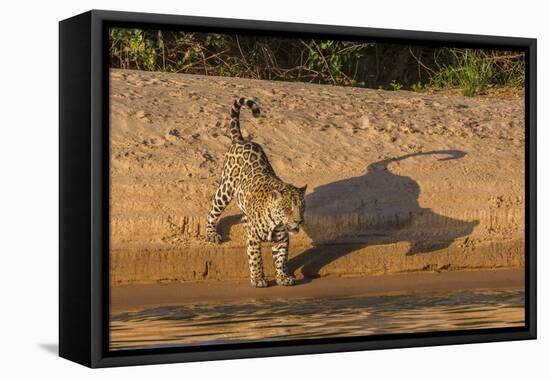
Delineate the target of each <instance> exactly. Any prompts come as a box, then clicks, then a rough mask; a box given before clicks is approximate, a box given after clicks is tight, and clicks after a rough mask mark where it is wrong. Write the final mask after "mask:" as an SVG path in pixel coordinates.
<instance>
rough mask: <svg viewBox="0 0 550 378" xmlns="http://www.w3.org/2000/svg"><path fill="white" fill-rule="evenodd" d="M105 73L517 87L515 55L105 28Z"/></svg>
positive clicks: (423, 87)
mask: <svg viewBox="0 0 550 378" xmlns="http://www.w3.org/2000/svg"><path fill="white" fill-rule="evenodd" d="M109 37H110V50H109V51H110V64H111V67H113V68H124V69H137V70H147V71H162V72H180V73H189V74H203V75H216V76H234V77H243V78H252V79H264V80H281V81H302V82H310V83H320V84H333V85H344V86H357V87H366V88H383V89H392V90H402V89H408V90H412V91H415V92H424V91H428V90H440V89H443V90H445V89H456V88H459V89H461V90H463V92H464V94H465V95H467V96H475V95H478V94H481V93H483V92H484V91H485V90H487V89H488V88H492V87H513V88H521V87H523V85H524V70H525V63H524V56H523V53H518V52H512V51H490V50H474V49H456V48H434V47H420V46H407V45H398V44H381V43H365V42H350V41H336V40H315V39H290V38H278V37H264V36H249V35H234V34H213V33H197V32H177V31H161V30H141V29H122V28H113V29H111V30H110V32H109Z"/></svg>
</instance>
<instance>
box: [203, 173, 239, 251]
mask: <svg viewBox="0 0 550 378" xmlns="http://www.w3.org/2000/svg"><path fill="white" fill-rule="evenodd" d="M232 199H233V190H232V189H231V188H230V187H229V186H228V185H227V184H226V183H223V182H222V183H221V184H220V185H219V186H218V189H217V190H216V193H215V194H214V196H212V204H211V206H210V211H209V212H208V216H207V217H206V240H208V241H209V242H212V243H221V241H222V237H221V235H220V234H219V233H218V231H216V225H217V224H218V220H219V218H220V215H221V214H222V212H223V210H224V209H225V208H226V207H227V205H228V204H229V202H231V200H232Z"/></svg>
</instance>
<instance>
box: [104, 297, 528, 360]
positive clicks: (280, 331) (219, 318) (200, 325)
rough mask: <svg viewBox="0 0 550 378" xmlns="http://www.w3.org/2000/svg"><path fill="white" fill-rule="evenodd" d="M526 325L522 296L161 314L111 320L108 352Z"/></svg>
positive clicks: (300, 303) (162, 310)
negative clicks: (109, 348) (110, 350)
mask: <svg viewBox="0 0 550 378" xmlns="http://www.w3.org/2000/svg"><path fill="white" fill-rule="evenodd" d="M523 325H524V292H523V290H498V291H461V292H452V293H445V294H441V293H439V294H432V295H425V294H423V295H392V296H369V297H347V298H334V299H326V298H323V299H315V298H304V299H297V300H266V301H251V302H246V303H227V304H215V305H204V304H200V305H198V304H197V305H186V306H178V307H159V308H151V309H145V310H141V311H135V312H126V313H121V314H117V315H114V316H112V318H111V340H110V346H111V349H112V350H120V349H134V348H153V347H155V348H156V347H169V346H184V345H212V344H226V343H235V342H245V341H266V340H289V339H304V338H308V339H309V338H325V337H342V336H366V335H376V334H387V333H414V332H427V331H447V330H464V329H481V328H496V327H517V326H523Z"/></svg>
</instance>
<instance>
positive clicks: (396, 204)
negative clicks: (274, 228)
mask: <svg viewBox="0 0 550 378" xmlns="http://www.w3.org/2000/svg"><path fill="white" fill-rule="evenodd" d="M243 95H244V96H248V97H253V98H256V99H257V100H258V102H259V103H260V105H261V107H262V111H263V113H262V117H260V118H258V119H254V118H252V117H251V116H250V114H248V113H247V112H246V111H243V112H242V114H241V127H242V129H243V134H245V135H246V136H249V137H253V139H254V140H255V141H256V142H258V143H260V144H261V145H262V146H263V147H264V150H265V151H266V153H267V155H268V157H269V158H270V161H271V163H272V165H273V167H274V169H275V170H276V172H277V173H278V175H279V176H280V177H281V178H282V179H283V180H285V181H287V182H290V183H293V184H295V185H304V184H308V192H307V197H306V204H307V210H306V225H305V227H304V230H303V231H301V232H300V234H299V235H297V236H295V237H292V239H291V252H290V256H291V260H290V266H291V268H292V270H293V271H295V272H296V274H297V275H298V276H299V277H303V276H305V277H314V276H327V277H347V276H371V275H381V274H386V273H403V272H418V271H447V270H463V269H468V270H472V269H496V268H519V267H522V266H523V264H524V258H523V256H524V249H523V246H524V226H523V225H524V183H523V176H524V142H525V141H524V119H523V117H524V107H523V102H522V101H516V100H497V99H494V98H492V99H486V98H466V97H460V96H441V95H428V94H416V93H411V92H405V91H399V92H389V91H378V90H369V89H357V88H340V87H331V86H321V85H311V84H302V83H283V82H268V81H256V80H246V79H234V78H222V77H204V76H194V75H182V74H159V73H147V72H136V71H121V70H113V71H112V72H111V117H110V120H111V138H110V140H111V190H112V191H111V238H110V241H111V259H110V260H111V282H112V284H113V285H123V284H133V283H159V282H160V283H167V282H187V281H203V280H209V281H210V280H240V279H242V280H246V278H247V276H248V267H247V262H246V255H245V252H244V238H243V229H242V226H241V225H240V216H239V215H238V209H237V208H236V206H234V205H233V204H232V205H230V206H229V207H228V209H226V212H225V213H224V217H223V219H222V220H221V224H220V230H221V233H222V235H223V236H224V238H225V241H224V243H222V244H221V245H212V244H209V243H206V242H205V241H204V240H203V238H204V229H205V228H204V225H205V217H206V213H207V211H208V208H209V200H210V196H211V194H212V192H213V191H214V190H215V187H216V181H217V179H218V177H219V170H220V166H221V162H222V161H223V155H224V153H225V151H226V149H227V148H228V146H229V144H230V141H229V138H228V137H227V136H226V134H225V127H224V126H225V124H226V123H227V121H228V119H229V106H230V104H231V102H232V101H233V100H234V99H235V98H237V97H239V96H243ZM269 259H270V256H269V249H268V248H267V246H266V250H265V255H264V261H265V265H266V268H267V272H268V274H272V268H271V265H270V264H269Z"/></svg>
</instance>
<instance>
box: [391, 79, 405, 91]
mask: <svg viewBox="0 0 550 378" xmlns="http://www.w3.org/2000/svg"><path fill="white" fill-rule="evenodd" d="M390 87H391V89H393V90H394V91H399V90H401V89H402V88H403V86H402V85H401V84H399V83H398V82H397V81H395V80H392V81H390Z"/></svg>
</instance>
